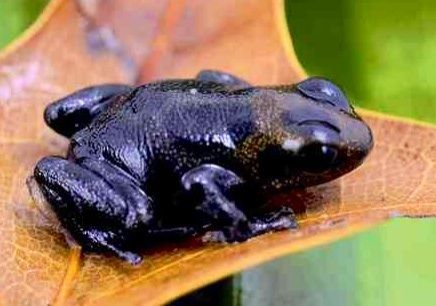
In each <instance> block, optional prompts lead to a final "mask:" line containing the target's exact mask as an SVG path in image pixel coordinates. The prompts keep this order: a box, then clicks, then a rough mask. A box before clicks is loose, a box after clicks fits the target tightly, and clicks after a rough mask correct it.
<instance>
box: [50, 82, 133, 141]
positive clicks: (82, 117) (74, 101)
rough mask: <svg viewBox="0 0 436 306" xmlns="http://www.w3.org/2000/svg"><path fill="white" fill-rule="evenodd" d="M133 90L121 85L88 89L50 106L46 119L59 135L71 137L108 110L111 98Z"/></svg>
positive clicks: (107, 85)
mask: <svg viewBox="0 0 436 306" xmlns="http://www.w3.org/2000/svg"><path fill="white" fill-rule="evenodd" d="M131 90H132V88H131V87H130V86H127V85H121V84H106V85H99V86H92V87H87V88H84V89H81V90H79V91H76V92H75V93H73V94H71V95H69V96H66V97H64V98H62V99H60V100H57V101H55V102H53V103H51V104H50V105H48V106H47V108H46V109H45V112H44V119H45V121H46V123H47V125H48V126H50V127H51V128H52V129H53V130H55V131H56V132H57V133H59V134H61V135H64V136H66V137H71V136H72V135H73V134H74V133H76V132H77V131H79V130H81V129H82V128H83V127H85V126H86V125H88V124H89V123H90V122H91V121H92V120H93V119H94V118H95V117H96V116H97V115H98V114H100V113H101V112H102V111H104V110H106V109H107V107H108V106H109V105H110V103H111V102H112V100H111V98H113V97H115V96H119V95H121V94H125V93H127V92H130V91H131Z"/></svg>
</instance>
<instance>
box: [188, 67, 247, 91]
mask: <svg viewBox="0 0 436 306" xmlns="http://www.w3.org/2000/svg"><path fill="white" fill-rule="evenodd" d="M196 79H197V80H199V81H203V82H211V83H217V84H220V85H223V86H225V87H226V88H228V89H241V88H245V87H251V85H250V84H249V83H247V82H246V81H244V80H243V79H240V78H238V77H237V76H234V75H232V74H230V73H226V72H222V71H218V70H202V71H200V72H199V73H198V74H197V77H196Z"/></svg>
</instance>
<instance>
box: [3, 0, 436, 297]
mask: <svg viewBox="0 0 436 306" xmlns="http://www.w3.org/2000/svg"><path fill="white" fill-rule="evenodd" d="M46 2H47V1H46V0H0V20H1V24H2V26H1V28H0V47H2V46H4V45H5V44H6V43H7V42H9V41H10V40H11V39H12V38H14V37H16V36H17V35H18V34H19V33H20V32H22V31H23V30H24V29H25V28H26V27H27V26H28V25H29V24H30V23H31V22H32V20H34V18H35V17H36V16H37V14H38V13H39V12H40V10H41V8H42V7H43V5H44V4H45V3H46ZM287 13H288V16H289V23H290V27H291V31H292V35H293V39H294V43H295V47H296V51H297V54H298V56H299V58H300V60H301V62H302V63H303V65H304V67H306V69H307V70H308V72H309V73H310V74H312V75H323V76H327V77H329V78H331V79H333V80H334V81H336V82H337V83H339V84H341V85H342V86H343V88H344V89H345V90H346V91H347V93H348V94H349V95H350V96H351V97H352V98H353V100H355V101H356V103H357V104H358V105H360V106H362V107H367V108H372V109H375V110H379V111H384V112H389V113H392V114H398V115H403V116H409V117H413V118H417V119H421V120H426V121H430V122H436V82H435V80H436V69H435V67H436V31H434V29H435V28H436V2H434V1H432V0H417V1H413V2H412V1H404V0H402V1H394V0H378V1H377V0H359V1H356V0H330V1H325V0H310V1H308V0H291V1H288V5H287ZM435 236H436V221H435V220H431V219H428V220H421V221H416V220H398V221H394V222H391V223H389V224H385V225H383V226H381V227H379V228H377V229H373V230H371V231H369V232H366V233H364V234H360V235H358V236H355V237H352V238H349V239H346V240H343V241H340V242H337V243H334V244H331V245H328V246H325V247H320V248H317V249H314V250H311V251H309V252H305V253H301V254H297V255H293V256H289V257H286V258H282V259H279V260H277V261H274V262H271V263H268V264H266V265H263V266H261V267H258V268H255V269H252V270H249V271H247V272H244V273H242V274H241V275H240V276H238V277H236V278H234V279H233V280H232V281H231V282H232V284H233V286H234V288H236V289H235V290H233V292H232V297H233V298H234V300H238V301H239V302H235V304H244V305H277V304H279V305H290V304H298V305H411V304H417V305H431V304H433V301H434V289H433V288H434V284H435V283H436V265H434V256H433V254H436V242H434V237H435ZM235 297H236V298H235Z"/></svg>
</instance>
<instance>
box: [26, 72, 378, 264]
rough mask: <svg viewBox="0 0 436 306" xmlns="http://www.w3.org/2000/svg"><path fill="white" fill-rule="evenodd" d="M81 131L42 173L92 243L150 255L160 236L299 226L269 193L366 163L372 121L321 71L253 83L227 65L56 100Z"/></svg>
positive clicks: (64, 119)
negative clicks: (286, 81) (281, 81)
mask: <svg viewBox="0 0 436 306" xmlns="http://www.w3.org/2000/svg"><path fill="white" fill-rule="evenodd" d="M44 116H45V117H44V118H45V121H46V122H47V124H48V125H49V126H50V127H51V128H52V129H54V130H55V131H56V132H58V133H59V134H61V135H64V136H66V137H69V138H70V140H71V143H70V146H69V150H68V154H67V157H66V158H63V157H55V156H49V157H45V158H43V159H42V160H40V161H39V162H38V164H37V165H36V167H35V170H34V179H35V180H36V183H37V185H38V186H39V188H40V190H41V192H42V194H43V195H44V197H45V199H46V200H47V202H48V203H49V205H50V207H51V209H52V210H53V211H54V213H55V215H56V216H57V218H58V220H59V221H60V222H61V224H62V226H63V227H64V228H65V229H66V230H67V232H68V233H69V234H70V235H71V236H72V237H73V238H74V240H76V241H77V242H78V243H79V244H80V245H81V246H82V247H83V248H84V249H85V250H86V251H93V252H108V251H109V252H113V253H115V254H116V255H118V256H119V257H121V258H123V259H125V260H127V261H129V262H131V263H138V262H140V260H141V256H140V255H138V252H139V250H140V249H141V248H143V247H144V246H147V245H149V244H151V243H154V242H158V241H162V240H168V239H177V238H181V237H186V236H191V235H195V234H205V237H207V239H208V240H213V241H225V242H239V241H244V240H247V239H249V238H251V237H253V236H256V235H259V234H262V233H265V232H269V231H276V230H284V229H290V228H295V227H296V220H295V216H294V214H293V212H292V210H291V209H290V208H289V207H285V206H284V207H281V208H279V209H274V210H273V211H271V210H269V211H268V210H265V209H264V208H263V206H264V205H263V204H264V203H265V202H266V198H267V197H268V195H269V194H271V193H274V192H276V191H277V189H279V190H284V189H289V188H291V189H292V188H297V187H298V188H301V187H307V186H312V185H316V184H320V183H324V182H327V181H330V180H333V179H335V178H337V177H339V176H341V175H343V174H344V173H347V172H349V171H351V170H352V169H354V168H356V167H357V166H358V165H360V164H361V163H362V161H363V160H364V158H365V157H366V156H367V154H368V153H369V151H370V150H371V148H372V146H373V141H372V135H371V131H370V129H369V128H368V126H367V125H366V124H365V122H363V121H362V119H361V118H360V117H359V116H358V115H356V113H355V112H354V110H353V108H352V107H351V106H350V104H349V103H348V101H347V99H346V97H345V95H344V94H343V92H342V91H341V90H340V89H339V88H338V87H337V86H335V85H334V84H333V83H331V82H330V81H328V80H325V79H322V78H309V79H307V80H305V81H303V82H301V83H298V84H294V85H283V86H265V87H260V86H259V87H257V86H256V87H253V86H251V85H249V84H248V83H246V82H245V81H243V80H241V79H239V78H237V77H235V76H232V75H230V74H227V73H223V72H218V71H211V70H205V71H202V72H200V73H199V75H198V76H197V77H196V78H195V79H180V80H162V81H156V82H153V83H149V84H145V85H142V86H139V87H130V86H126V85H117V84H109V85H100V86H94V87H89V88H85V89H82V90H80V91H77V92H75V93H73V94H71V95H70V96H67V97H65V98H63V99H61V100H59V101H56V102H54V103H52V104H50V105H49V106H48V107H47V108H46V110H45V114H44Z"/></svg>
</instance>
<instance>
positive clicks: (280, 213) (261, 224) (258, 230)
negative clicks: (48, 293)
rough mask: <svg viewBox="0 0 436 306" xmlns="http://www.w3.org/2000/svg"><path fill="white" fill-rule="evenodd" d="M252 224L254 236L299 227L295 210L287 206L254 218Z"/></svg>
mask: <svg viewBox="0 0 436 306" xmlns="http://www.w3.org/2000/svg"><path fill="white" fill-rule="evenodd" d="M250 222H251V229H252V231H253V233H254V235H260V234H263V233H267V232H273V231H280V230H285V229H296V228H297V227H298V223H297V219H296V217H295V214H294V212H293V210H292V209H291V208H290V207H287V206H282V207H281V208H280V209H279V210H275V211H272V212H268V213H265V214H263V215H260V216H256V217H253V218H252V219H251V220H250Z"/></svg>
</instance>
